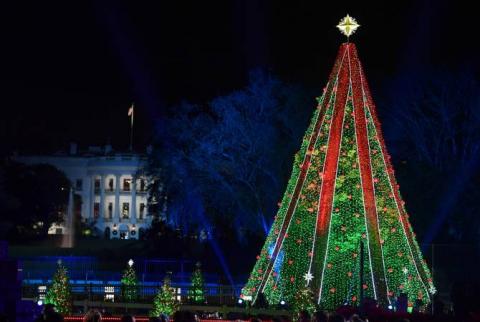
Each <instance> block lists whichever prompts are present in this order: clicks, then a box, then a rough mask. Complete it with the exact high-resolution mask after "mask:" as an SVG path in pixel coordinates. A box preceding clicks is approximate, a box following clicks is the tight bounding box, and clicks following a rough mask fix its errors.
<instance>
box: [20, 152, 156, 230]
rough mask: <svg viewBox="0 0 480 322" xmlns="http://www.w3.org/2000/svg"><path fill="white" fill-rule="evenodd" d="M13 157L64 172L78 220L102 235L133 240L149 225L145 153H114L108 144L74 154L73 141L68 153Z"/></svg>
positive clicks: (60, 227) (54, 227)
mask: <svg viewBox="0 0 480 322" xmlns="http://www.w3.org/2000/svg"><path fill="white" fill-rule="evenodd" d="M15 159H16V160H17V161H18V162H22V163H25V164H50V165H52V166H54V167H56V168H57V169H59V170H60V171H62V172H63V173H65V175H66V176H67V178H68V179H69V180H70V182H71V184H72V187H73V189H74V192H75V194H76V195H78V196H80V198H81V201H82V202H81V217H82V220H84V221H86V222H89V223H93V224H94V225H95V227H96V228H97V229H99V230H100V231H101V232H103V233H104V236H109V237H110V238H120V239H131V238H135V239H137V238H138V237H139V234H140V233H142V232H143V231H144V230H145V229H146V228H147V227H149V225H150V224H151V216H148V213H147V212H148V207H147V200H148V199H147V197H148V196H147V185H148V178H147V177H146V176H145V174H144V171H143V168H144V166H145V164H146V155H145V154H138V153H115V152H114V151H113V150H112V148H111V146H108V145H107V146H105V147H89V149H88V150H87V151H85V152H81V153H78V152H77V147H76V144H71V146H70V153H57V154H54V155H47V156H40V155H35V156H17V157H15ZM64 231H65V227H62V225H58V224H56V225H53V226H52V227H51V228H50V231H49V233H55V234H61V233H63V232H64Z"/></svg>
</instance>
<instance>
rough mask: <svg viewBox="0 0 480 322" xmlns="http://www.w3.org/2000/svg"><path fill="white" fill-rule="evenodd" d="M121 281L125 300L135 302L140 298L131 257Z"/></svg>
mask: <svg viewBox="0 0 480 322" xmlns="http://www.w3.org/2000/svg"><path fill="white" fill-rule="evenodd" d="M121 283H122V298H123V300H124V301H125V302H135V300H136V299H137V298H138V280H137V273H136V272H135V269H134V268H133V260H131V259H130V260H129V261H128V267H127V268H126V269H125V270H124V271H123V276H122V280H121Z"/></svg>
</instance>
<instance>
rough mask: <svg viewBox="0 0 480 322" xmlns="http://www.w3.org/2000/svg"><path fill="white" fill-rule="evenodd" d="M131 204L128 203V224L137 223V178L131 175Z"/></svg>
mask: <svg viewBox="0 0 480 322" xmlns="http://www.w3.org/2000/svg"><path fill="white" fill-rule="evenodd" d="M131 196H132V202H131V203H130V208H132V209H131V211H130V223H132V224H136V223H137V178H136V177H135V175H132V189H131Z"/></svg>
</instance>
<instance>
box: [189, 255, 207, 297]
mask: <svg viewBox="0 0 480 322" xmlns="http://www.w3.org/2000/svg"><path fill="white" fill-rule="evenodd" d="M196 266H197V268H196V269H195V271H194V272H193V274H192V286H191V288H190V290H189V292H188V299H189V300H190V301H191V302H193V303H195V304H204V303H205V295H204V292H205V290H204V279H203V274H202V270H201V268H200V267H201V264H200V262H198V263H197V265H196Z"/></svg>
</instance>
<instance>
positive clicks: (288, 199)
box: [241, 16, 435, 309]
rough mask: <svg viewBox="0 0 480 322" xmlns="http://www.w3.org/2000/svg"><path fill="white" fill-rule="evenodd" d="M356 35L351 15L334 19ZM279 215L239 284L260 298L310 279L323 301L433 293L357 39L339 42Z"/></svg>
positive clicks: (334, 303)
mask: <svg viewBox="0 0 480 322" xmlns="http://www.w3.org/2000/svg"><path fill="white" fill-rule="evenodd" d="M337 27H338V28H339V29H340V30H341V31H342V32H343V33H344V34H345V35H347V37H348V36H350V35H351V34H352V33H353V32H354V31H355V29H356V28H357V27H358V24H357V23H356V21H355V20H354V19H353V18H351V17H349V16H347V17H345V18H344V19H343V20H342V21H341V22H340V24H339V25H338V26H337ZM279 207H280V208H279V210H278V213H277V215H276V216H275V220H274V223H273V225H272V227H271V230H270V232H269V234H268V236H267V239H266V242H265V244H264V247H263V249H262V250H261V252H260V254H259V255H258V256H257V262H256V264H255V266H254V269H253V271H252V273H251V275H250V278H249V279H248V281H247V284H246V285H245V287H244V288H243V290H242V295H241V296H242V297H243V298H244V299H245V300H252V301H253V302H255V300H256V299H257V297H258V295H259V294H260V293H264V294H265V297H266V298H267V300H268V302H269V303H270V304H277V303H279V302H280V301H282V300H284V301H286V302H287V303H288V302H291V301H292V300H293V299H294V297H295V295H296V294H297V292H298V291H299V290H300V289H302V288H303V287H305V286H307V285H308V286H309V287H310V288H311V290H312V291H313V293H314V295H315V300H316V302H317V303H318V304H319V305H320V306H321V307H322V308H326V309H334V308H336V307H338V306H339V305H343V304H350V305H357V304H358V303H359V302H360V300H361V297H370V298H374V299H376V300H377V301H378V302H379V303H380V304H381V305H382V306H384V307H385V306H387V305H388V304H389V303H391V302H392V300H393V297H394V296H396V295H398V294H399V293H407V294H408V298H409V302H410V303H413V302H415V300H416V299H419V298H420V299H422V300H423V302H424V303H425V302H427V303H428V302H430V301H431V294H433V293H435V288H434V286H433V283H432V278H431V275H430V271H429V269H428V267H427V264H426V263H425V261H424V260H423V258H422V254H421V252H420V249H419V246H418V244H417V241H416V239H415V234H414V233H413V230H412V227H411V226H410V223H409V219H408V214H407V212H406V209H405V206H404V202H403V200H402V198H401V196H400V192H399V187H398V184H397V182H396V179H395V176H394V172H393V167H392V164H391V161H390V156H389V155H388V153H387V150H386V147H385V143H384V141H383V136H382V132H381V126H380V123H379V121H378V118H377V112H376V108H375V106H374V104H373V100H372V97H371V94H370V89H369V87H368V84H367V80H366V78H365V73H364V71H363V68H362V66H361V63H360V61H359V59H358V54H357V49H356V47H355V44H353V43H349V42H347V43H344V44H342V45H341V46H340V49H339V51H338V55H337V58H336V61H335V64H334V67H333V70H332V72H331V74H330V77H329V80H328V83H327V85H326V87H325V88H324V90H323V95H322V96H321V97H320V98H319V99H318V107H317V109H316V110H315V112H314V114H313V118H312V121H311V123H310V126H309V128H308V129H307V132H306V134H305V136H304V139H303V142H302V146H301V148H300V151H299V152H298V153H297V154H296V155H295V161H294V165H293V170H292V175H291V178H290V181H289V182H288V186H287V189H286V192H285V194H284V196H283V199H282V201H281V202H280V203H279Z"/></svg>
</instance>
